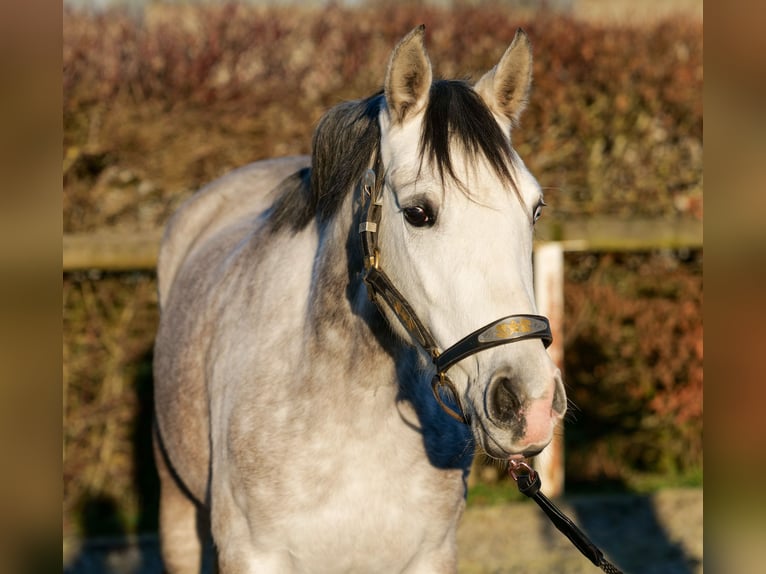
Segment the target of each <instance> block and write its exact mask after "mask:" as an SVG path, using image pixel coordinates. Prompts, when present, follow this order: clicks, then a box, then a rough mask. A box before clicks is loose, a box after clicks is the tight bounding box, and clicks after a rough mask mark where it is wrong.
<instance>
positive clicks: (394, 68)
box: [384, 24, 433, 123]
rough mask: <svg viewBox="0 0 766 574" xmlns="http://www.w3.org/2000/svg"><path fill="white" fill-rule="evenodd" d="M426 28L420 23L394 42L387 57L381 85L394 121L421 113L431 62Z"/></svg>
mask: <svg viewBox="0 0 766 574" xmlns="http://www.w3.org/2000/svg"><path fill="white" fill-rule="evenodd" d="M425 30H426V27H425V26H424V25H423V24H421V25H420V26H418V27H417V28H415V29H414V30H412V32H410V33H409V34H407V35H406V36H405V37H404V38H402V40H401V41H400V42H399V43H398V44H397V45H396V48H394V51H393V52H391V57H390V59H389V60H388V69H387V70H386V83H385V86H384V90H385V95H386V103H387V104H388V109H389V114H390V115H391V120H392V122H393V123H397V122H399V123H401V122H403V121H404V119H405V118H406V117H408V116H411V115H415V114H417V113H418V112H420V111H421V110H422V109H423V108H424V107H425V105H426V102H427V101H428V91H429V90H430V89H431V80H432V78H433V74H432V72H431V61H430V60H429V59H428V54H426V48H425V43H424V38H425Z"/></svg>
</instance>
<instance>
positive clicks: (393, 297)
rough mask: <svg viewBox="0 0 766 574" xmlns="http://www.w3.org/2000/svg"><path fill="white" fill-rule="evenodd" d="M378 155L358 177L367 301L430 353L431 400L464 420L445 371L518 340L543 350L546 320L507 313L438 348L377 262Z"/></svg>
mask: <svg viewBox="0 0 766 574" xmlns="http://www.w3.org/2000/svg"><path fill="white" fill-rule="evenodd" d="M380 164H381V160H380V154H379V153H378V154H376V158H375V165H374V168H372V169H368V170H367V171H366V172H365V174H364V178H363V179H362V190H363V194H364V195H365V196H366V197H367V207H366V213H365V217H364V220H363V221H362V222H361V223H360V224H359V235H360V238H361V242H362V254H363V256H364V269H365V274H364V282H365V284H366V285H367V294H368V296H369V297H370V299H371V300H372V301H373V302H375V304H376V305H378V307H379V308H380V307H381V301H383V302H385V303H386V305H387V306H388V307H389V308H390V309H391V311H393V313H394V315H396V317H397V318H398V319H399V321H400V322H401V324H402V325H403V326H404V328H405V329H407V331H408V332H409V333H410V334H411V335H412V336H413V338H414V339H415V340H416V341H417V342H418V343H419V344H420V346H421V347H423V349H424V350H425V351H426V352H427V353H428V354H429V355H430V356H431V360H432V361H433V363H434V366H435V367H436V375H435V376H434V378H433V381H432V382H431V389H432V390H433V393H434V397H435V398H436V401H437V402H438V403H439V405H441V407H442V408H443V409H444V410H445V411H446V412H447V414H449V415H450V416H452V417H453V418H455V419H457V420H459V421H461V422H463V423H468V419H467V417H466V415H465V410H464V409H463V406H462V403H461V401H460V397H459V395H458V393H457V390H456V389H455V387H454V385H453V384H452V381H450V379H449V377H448V376H447V374H446V371H447V370H448V369H449V368H450V367H451V366H453V365H454V364H455V363H457V362H458V361H461V360H463V359H465V358H466V357H468V356H470V355H473V354H475V353H478V352H479V351H483V350H485V349H490V348H492V347H496V346H498V345H505V344H507V343H514V342H516V341H523V340H524V339H535V338H537V339H542V341H543V344H544V345H545V347H546V348H547V347H548V346H549V345H550V344H551V342H552V341H553V336H552V334H551V327H550V323H549V322H548V319H547V318H545V317H543V316H541V315H524V314H521V315H509V316H507V317H503V318H502V319H498V320H497V321H494V322H492V323H490V324H489V325H485V326H484V327H482V328H481V329H478V330H477V331H474V332H473V333H471V334H470V335H468V336H467V337H464V338H462V339H460V340H459V341H458V342H457V343H455V344H454V345H452V346H451V347H449V348H448V349H446V350H444V351H440V350H439V346H438V345H437V343H436V341H435V340H434V338H433V336H432V335H431V332H430V331H429V330H428V328H427V327H426V326H425V325H424V324H423V323H422V322H421V321H420V319H419V318H418V316H417V314H416V313H415V311H414V309H413V308H412V307H411V306H410V304H409V303H408V302H407V299H405V297H404V295H402V294H401V293H400V292H399V290H398V289H397V288H396V287H395V286H394V284H393V283H392V282H391V280H390V279H389V277H388V275H386V273H385V271H383V269H382V268H381V266H380V252H379V250H378V225H379V224H380V218H381V213H382V208H383V177H377V176H376V175H375V174H376V172H378V173H380V171H381V170H380V167H381V165H380ZM441 386H446V387H448V388H449V389H450V391H451V392H452V395H453V397H454V399H455V401H456V402H457V404H458V408H459V409H460V411H461V412H460V413H458V412H456V411H455V410H454V409H452V408H451V407H449V406H448V405H447V404H445V403H444V401H443V400H442V398H441V395H440V393H439V387H441Z"/></svg>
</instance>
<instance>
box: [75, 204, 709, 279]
mask: <svg viewBox="0 0 766 574" xmlns="http://www.w3.org/2000/svg"><path fill="white" fill-rule="evenodd" d="M538 225H539V228H538V230H537V233H536V237H537V239H538V241H540V242H549V241H556V242H559V243H560V244H561V247H562V249H563V250H564V251H652V250H656V249H697V248H700V247H702V222H701V221H697V220H665V219H642V220H619V219H610V218H604V217H599V218H593V219H588V220H570V221H565V222H552V223H551V222H546V221H545V220H543V221H541V222H540V223H539V224H538ZM161 237H162V231H161V230H158V229H154V230H150V231H136V232H133V233H125V232H122V233H118V232H108V231H98V232H93V233H78V234H65V235H64V240H63V268H64V271H65V272H66V271H77V270H85V269H101V270H104V271H132V270H147V269H153V268H154V267H155V266H156V264H157V252H158V249H159V244H160V239H161Z"/></svg>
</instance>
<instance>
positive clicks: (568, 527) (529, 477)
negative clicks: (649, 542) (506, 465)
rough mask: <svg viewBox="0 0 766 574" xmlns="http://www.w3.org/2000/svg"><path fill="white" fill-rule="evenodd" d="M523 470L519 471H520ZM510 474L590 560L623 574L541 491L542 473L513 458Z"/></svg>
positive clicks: (603, 567)
mask: <svg viewBox="0 0 766 574" xmlns="http://www.w3.org/2000/svg"><path fill="white" fill-rule="evenodd" d="M520 470H521V471H522V472H519V471H520ZM509 471H510V475H511V478H513V480H515V481H516V486H518V488H519V492H521V493H522V494H523V495H525V496H528V497H529V498H531V499H532V500H534V501H535V502H536V503H537V505H538V506H539V507H540V508H542V509H543V512H545V514H546V515H547V516H548V518H549V519H550V520H551V522H553V525H554V526H555V527H556V528H558V530H559V531H560V532H561V533H562V534H563V535H564V536H566V537H567V538H569V540H570V541H571V542H572V544H574V545H575V547H576V548H577V549H578V550H579V551H580V552H582V554H583V556H585V557H586V558H587V559H588V560H590V561H591V562H593V564H595V565H596V566H598V567H599V568H601V570H603V571H604V572H607V573H608V574H622V571H621V570H620V569H619V568H617V567H616V566H614V564H612V563H611V562H609V561H608V560H607V559H606V558H605V557H604V554H603V553H602V552H601V550H599V549H598V547H597V546H596V545H595V544H593V542H591V541H590V540H589V539H588V537H587V536H585V533H583V531H582V530H580V529H579V528H577V525H576V524H575V523H574V522H572V521H571V520H570V519H569V517H567V515H566V514H564V513H563V512H561V510H560V509H559V508H558V507H557V506H556V505H555V504H553V502H551V500H550V498H548V497H547V496H545V495H544V494H543V493H542V492H540V487H541V486H542V482H541V481H540V475H539V474H537V472H535V470H534V469H533V468H532V467H531V466H529V465H528V464H527V463H526V462H523V461H517V460H511V461H510V469H509Z"/></svg>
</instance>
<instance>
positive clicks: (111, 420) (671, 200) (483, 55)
mask: <svg viewBox="0 0 766 574" xmlns="http://www.w3.org/2000/svg"><path fill="white" fill-rule="evenodd" d="M421 22H424V23H425V24H426V25H427V45H428V49H429V54H430V56H431V59H432V62H433V63H434V67H435V72H436V74H437V75H441V76H443V77H456V76H457V77H460V76H472V77H474V78H476V77H478V75H480V74H481V73H483V71H485V70H487V69H489V68H490V67H491V66H493V65H494V64H495V63H496V61H497V59H498V58H499V57H500V55H501V54H502V52H503V51H504V49H505V48H506V46H507V44H508V42H510V40H511V39H512V37H513V34H514V31H515V29H516V27H518V26H523V27H524V28H525V30H526V31H527V33H528V34H529V36H530V38H531V39H532V43H533V47H534V51H535V70H534V71H535V83H534V90H533V94H532V97H531V102H530V106H529V108H528V111H527V112H526V114H525V116H524V117H523V118H522V125H521V128H520V129H519V130H518V131H517V132H515V133H514V140H515V145H516V147H517V149H518V150H519V152H520V153H521V154H522V156H523V157H524V159H525V161H526V162H527V164H528V166H529V167H530V169H531V170H532V172H533V173H535V174H536V176H537V177H538V179H539V180H540V182H541V185H543V187H544V188H545V193H546V201H547V203H548V204H549V205H550V208H549V209H548V210H547V211H546V217H553V218H571V217H578V216H579V217H587V216H588V215H591V214H611V215H614V216H615V217H633V216H656V217H665V218H675V217H696V218H700V217H701V215H702V98H701V89H702V80H703V77H702V24H701V22H691V21H687V20H683V19H671V20H664V21H661V22H659V23H657V24H653V25H650V26H642V27H629V26H615V25H610V26H608V27H605V26H598V25H595V24H591V23H587V22H582V21H578V20H575V19H572V18H569V17H565V16H560V15H559V16H556V15H552V14H539V15H538V16H537V17H536V18H534V19H527V20H518V19H514V16H513V14H511V13H509V12H508V10H507V9H506V8H504V7H502V6H501V5H500V4H497V5H491V4H486V3H485V4H479V5H474V6H469V5H465V6H458V7H455V8H452V9H450V10H447V9H445V8H438V7H434V6H416V5H412V4H406V3H401V4H396V5H395V6H394V7H387V6H385V5H383V4H377V5H376V4H374V3H371V4H369V5H363V6H361V7H358V8H353V9H352V8H344V7H341V6H338V5H330V6H328V7H325V8H322V9H316V8H314V9H310V8H301V7H295V6H293V7H290V8H284V7H273V6H272V7H245V6H240V5H234V4H232V5H225V6H217V7H204V6H196V7H188V6H186V7H184V6H175V7H162V6H152V7H151V8H147V9H146V11H144V12H142V13H141V14H140V15H137V14H136V13H128V12H122V11H118V10H108V11H105V12H102V13H99V14H89V13H83V12H78V11H74V10H72V9H71V8H68V7H65V10H64V43H63V68H64V87H63V89H64V110H63V115H64V158H63V160H64V163H63V171H64V213H63V218H64V228H65V230H66V231H67V232H74V231H88V230H95V229H100V228H104V227H111V228H119V229H123V230H127V231H131V232H135V233H140V232H141V231H142V230H146V229H152V228H155V227H157V226H160V225H162V224H163V223H164V221H165V220H166V218H167V217H168V215H169V214H170V213H171V212H172V211H173V210H174V209H175V207H176V206H177V205H178V204H179V203H180V202H181V201H182V200H183V199H184V198H185V197H187V196H188V195H189V194H191V193H192V192H193V191H194V190H195V189H197V188H198V187H199V186H200V185H202V184H204V183H205V182H207V181H209V180H211V179H213V178H214V177H216V176H218V175H220V174H222V173H224V172H225V171H227V170H229V169H231V168H234V167H237V166H240V165H242V164H245V163H247V162H250V161H253V160H256V159H260V158H264V157H271V156H276V155H284V154H295V153H307V152H308V151H309V146H310V141H311V134H312V131H313V128H314V126H315V124H316V122H317V120H318V119H319V117H320V116H321V114H322V113H323V112H324V111H325V110H326V109H327V107H329V106H331V105H333V104H335V103H337V102H339V101H340V100H343V99H348V98H356V97H361V96H364V95H367V94H369V93H371V92H373V91H374V90H376V89H378V88H379V87H380V84H381V82H382V74H383V72H384V67H385V63H386V60H387V58H388V54H389V52H390V50H391V48H392V47H393V45H394V44H395V42H396V41H397V40H398V39H399V38H400V37H401V36H402V35H403V34H404V33H405V32H406V31H408V30H409V29H411V28H412V27H413V26H415V25H417V24H419V23H421ZM154 289H155V284H154V278H153V276H152V275H151V274H133V273H128V274H115V275H101V274H98V273H95V272H94V273H76V274H69V275H65V276H64V283H63V313H64V385H65V388H64V399H65V402H64V445H63V446H64V521H65V524H64V531H65V533H66V534H71V533H74V532H78V531H79V532H85V533H88V534H93V533H102V532H107V531H108V532H122V531H131V532H132V531H136V530H141V529H151V528H153V527H154V524H155V522H154V521H155V520H156V518H155V516H154V508H153V507H154V505H155V504H156V482H155V481H156V479H155V478H154V476H153V469H152V462H151V455H150V443H149V435H148V429H149V423H150V419H151V346H152V339H153V333H154V330H155V328H156V322H157V314H156V295H155V292H154ZM565 297H566V318H565V337H566V349H565V354H566V360H567V373H566V375H567V381H568V383H567V384H568V392H569V394H570V397H571V399H572V401H573V403H574V405H573V407H572V408H571V409H570V413H571V414H570V416H569V420H568V423H567V431H566V437H567V473H568V478H569V480H570V482H571V484H575V483H578V482H580V483H586V482H589V481H590V482H592V481H602V482H601V484H603V481H604V480H613V481H616V482H619V483H621V484H623V485H627V486H628V487H631V488H635V487H636V485H637V484H639V483H638V482H636V477H638V476H641V475H643V474H650V475H651V474H664V475H666V476H677V475H689V474H692V475H693V474H694V473H696V472H701V465H702V450H701V437H702V416H701V411H702V343H701V332H702V318H701V305H702V255H701V252H700V253H691V254H680V255H679V254H672V253H662V254H639V255H624V256H616V255H592V254H591V255H588V254H584V255H570V256H568V259H567V284H566V293H565Z"/></svg>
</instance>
